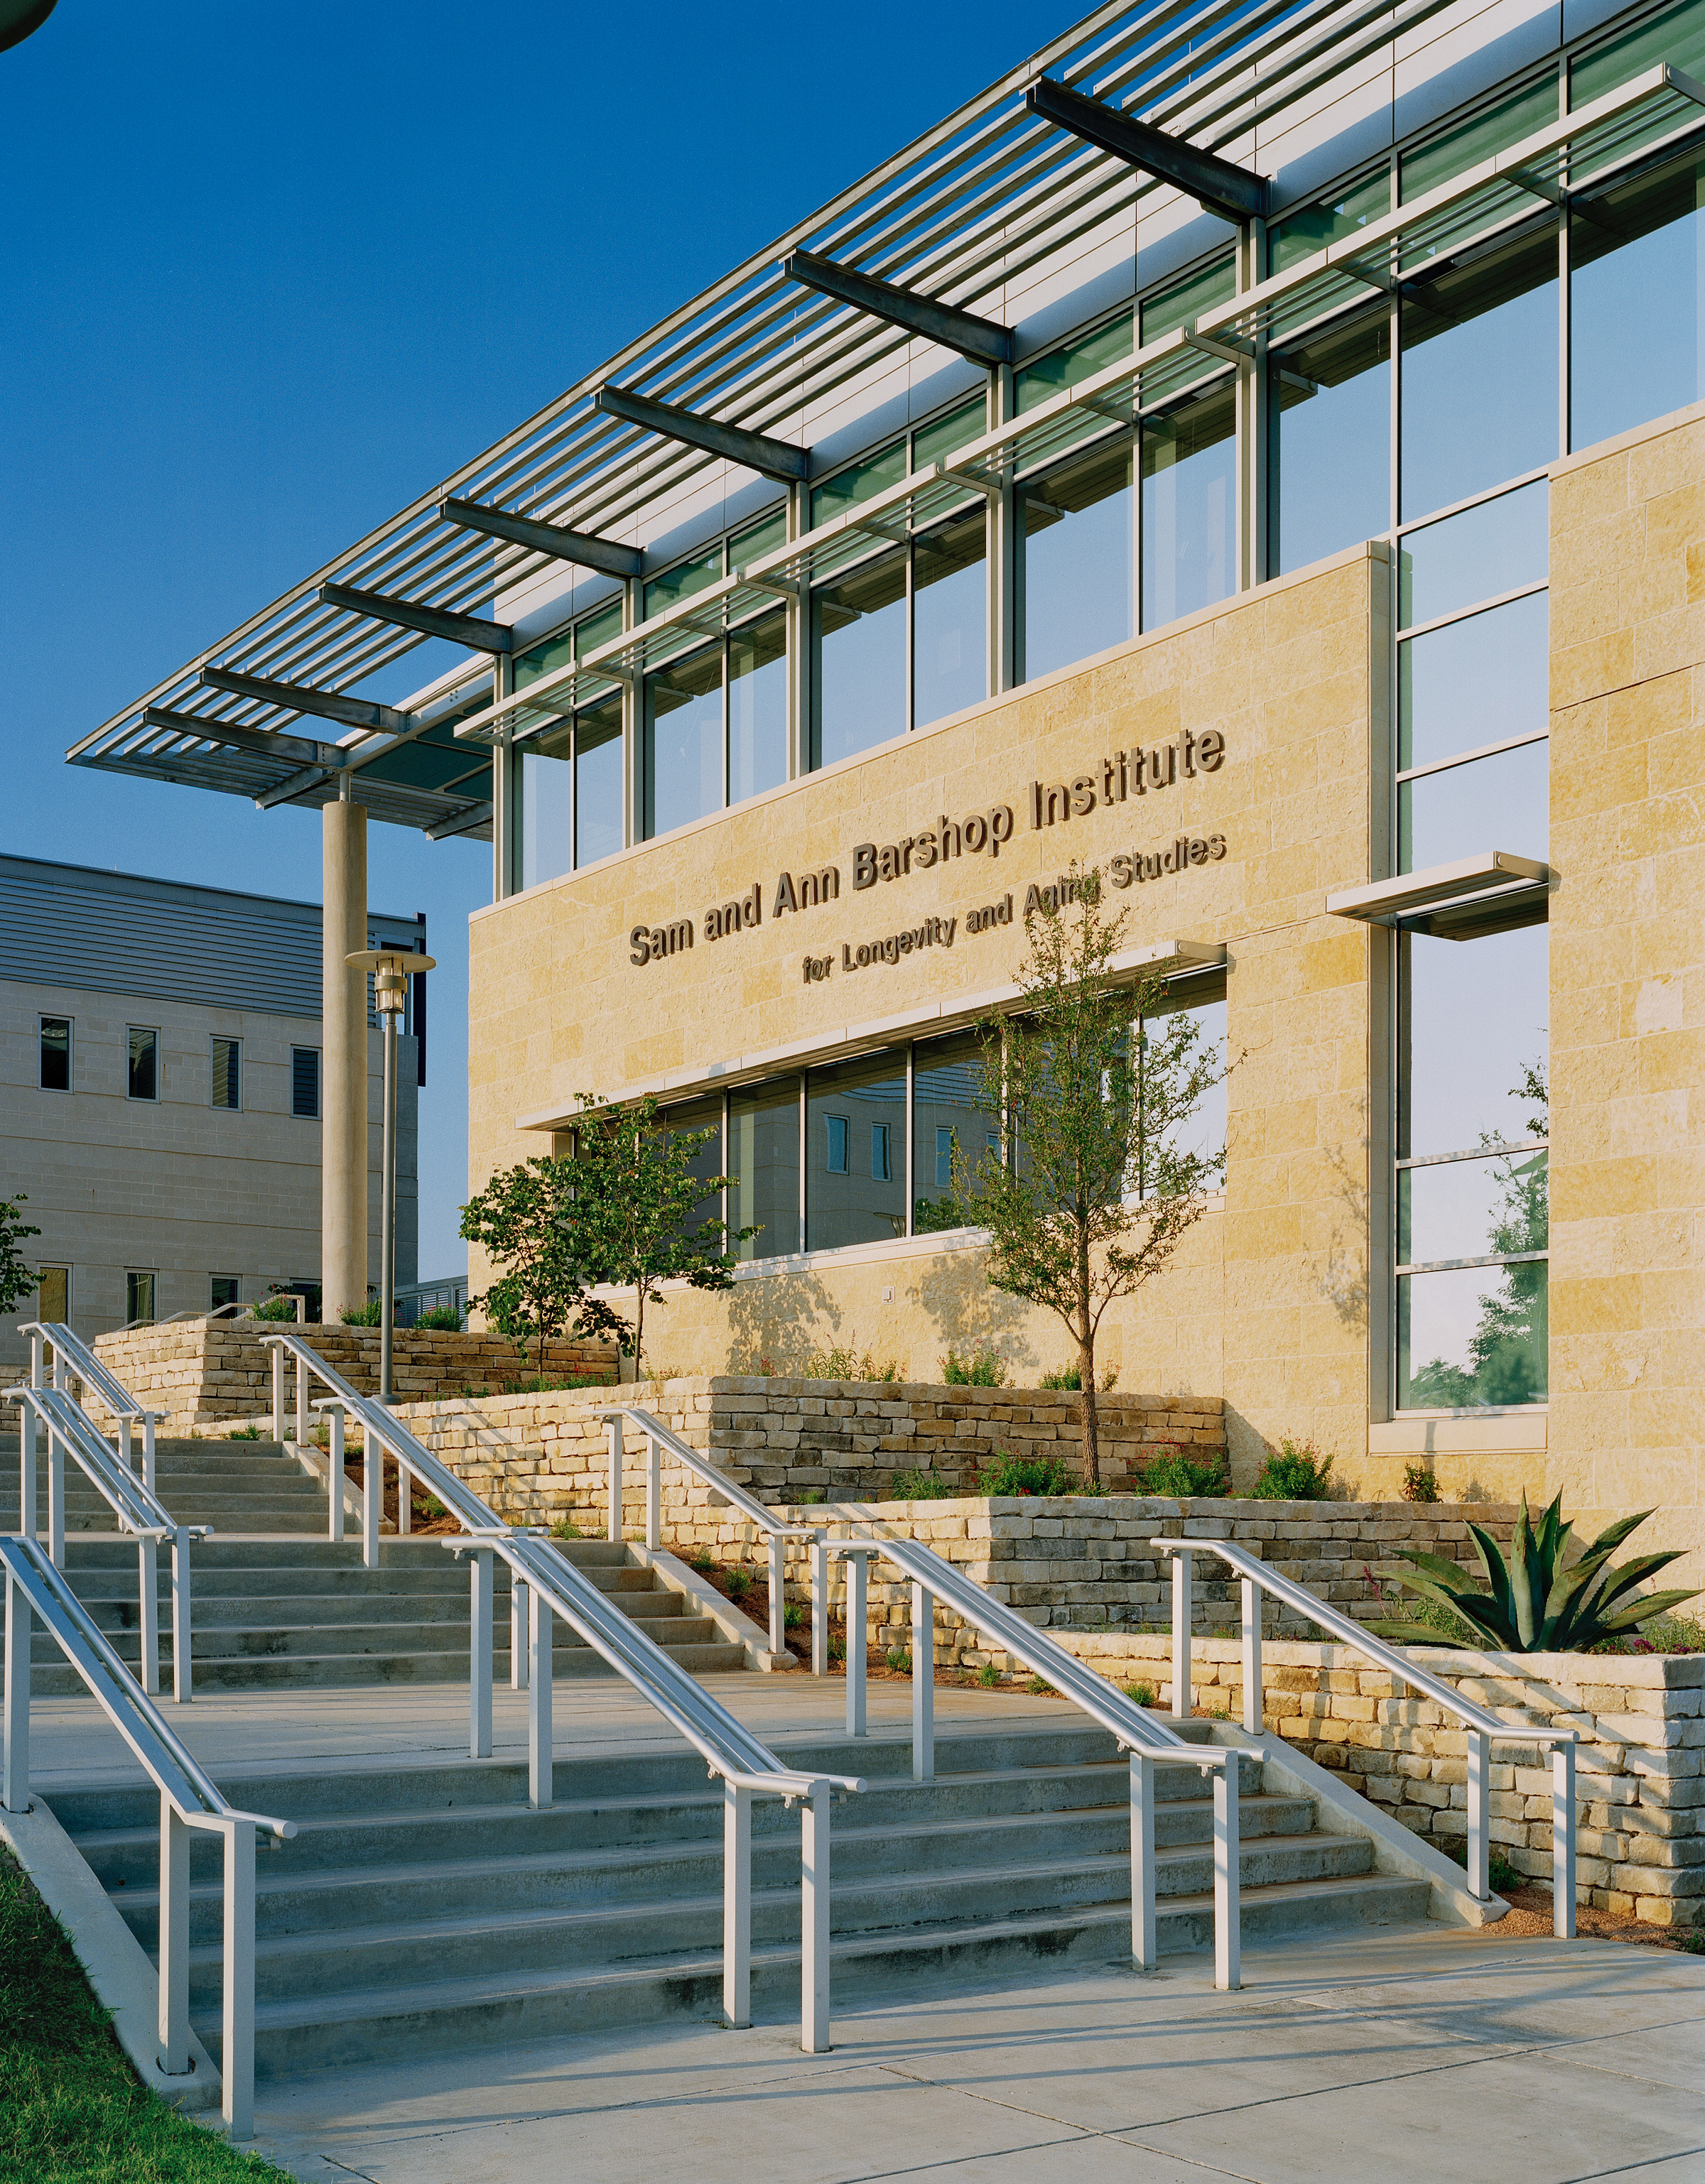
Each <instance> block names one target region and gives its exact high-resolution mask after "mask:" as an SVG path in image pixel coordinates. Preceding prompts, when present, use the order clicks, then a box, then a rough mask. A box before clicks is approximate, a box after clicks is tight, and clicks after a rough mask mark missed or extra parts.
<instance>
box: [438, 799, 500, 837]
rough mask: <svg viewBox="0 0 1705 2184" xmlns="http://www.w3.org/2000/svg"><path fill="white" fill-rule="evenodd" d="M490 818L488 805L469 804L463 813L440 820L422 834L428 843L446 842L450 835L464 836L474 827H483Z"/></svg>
mask: <svg viewBox="0 0 1705 2184" xmlns="http://www.w3.org/2000/svg"><path fill="white" fill-rule="evenodd" d="M491 816H492V806H491V805H490V804H471V805H468V807H467V809H466V810H465V811H458V812H457V813H455V814H454V816H453V817H451V818H449V819H441V820H439V822H437V826H435V827H426V828H425V829H424V832H425V833H426V839H427V840H428V841H429V842H448V841H449V839H450V838H451V836H452V835H454V834H466V833H470V832H471V830H472V829H473V828H474V827H483V826H484V825H485V823H486V822H487V821H488V819H489V818H490V817H491Z"/></svg>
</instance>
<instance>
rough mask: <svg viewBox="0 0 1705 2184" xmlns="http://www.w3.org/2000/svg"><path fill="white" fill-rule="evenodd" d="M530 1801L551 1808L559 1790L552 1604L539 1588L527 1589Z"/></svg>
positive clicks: (536, 1808)
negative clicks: (553, 1720)
mask: <svg viewBox="0 0 1705 2184" xmlns="http://www.w3.org/2000/svg"><path fill="white" fill-rule="evenodd" d="M527 1607H528V1609H529V1611H530V1612H529V1613H528V1616H527V1652H528V1653H529V1655H530V1657H531V1658H529V1660H528V1662H527V1802H528V1803H529V1804H530V1805H531V1806H532V1808H533V1810H534V1811H535V1812H537V1813H543V1812H545V1811H547V1810H548V1809H549V1805H550V1802H551V1798H552V1796H553V1795H554V1790H555V1780H554V1767H553V1764H552V1746H551V1720H550V1699H551V1688H550V1680H551V1659H550V1647H551V1605H550V1602H549V1601H548V1600H545V1599H543V1598H542V1597H541V1596H540V1594H539V1591H538V1587H537V1586H536V1585H529V1586H528V1588H527Z"/></svg>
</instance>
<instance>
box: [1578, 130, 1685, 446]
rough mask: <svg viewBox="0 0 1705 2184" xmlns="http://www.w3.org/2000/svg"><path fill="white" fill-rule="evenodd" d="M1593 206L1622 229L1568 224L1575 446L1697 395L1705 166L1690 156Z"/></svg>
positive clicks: (1682, 404) (1589, 222) (1682, 406)
mask: <svg viewBox="0 0 1705 2184" xmlns="http://www.w3.org/2000/svg"><path fill="white" fill-rule="evenodd" d="M1596 204H1597V206H1598V207H1599V208H1600V209H1601V217H1602V218H1607V219H1609V220H1612V221H1613V223H1614V225H1615V227H1616V228H1617V229H1618V230H1619V231H1620V232H1619V233H1609V232H1607V231H1606V230H1605V228H1604V227H1603V226H1601V225H1600V224H1599V221H1598V220H1574V221H1573V222H1571V224H1570V239H1569V257H1570V262H1571V265H1572V269H1573V270H1572V273H1571V277H1570V281H1569V310H1570V313H1571V317H1570V325H1569V382H1570V387H1569V393H1570V405H1571V406H1570V417H1569V444H1570V446H1571V447H1574V448H1590V447H1591V446H1592V445H1593V444H1594V443H1595V442H1596V441H1599V440H1607V439H1609V438H1610V437H1611V436H1612V434H1613V433H1616V432H1626V431H1628V430H1629V428H1630V426H1635V425H1643V424H1645V423H1646V420H1647V419H1648V418H1652V417H1667V416H1668V415H1669V412H1670V411H1671V410H1672V409H1685V407H1686V405H1687V404H1689V403H1690V402H1697V400H1698V398H1699V393H1700V378H1699V358H1700V353H1701V348H1702V343H1701V340H1700V312H1701V309H1702V308H1705V277H1702V271H1705V218H1702V217H1701V212H1700V208H1701V206H1702V205H1705V164H1702V163H1701V162H1699V161H1697V160H1689V161H1688V162H1687V163H1686V164H1685V165H1684V166H1680V167H1672V168H1671V169H1669V171H1668V172H1667V173H1666V174H1663V175H1656V176H1647V177H1646V178H1644V179H1642V180H1641V181H1638V182H1635V183H1632V184H1630V186H1629V187H1627V188H1625V189H1620V190H1613V191H1611V192H1608V193H1607V195H1606V196H1604V197H1602V198H1598V199H1597V200H1596ZM1636 328H1637V330H1638V331H1637V335H1636V336H1635V337H1634V338H1630V330H1632V329H1636Z"/></svg>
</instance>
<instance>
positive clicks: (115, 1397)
mask: <svg viewBox="0 0 1705 2184" xmlns="http://www.w3.org/2000/svg"><path fill="white" fill-rule="evenodd" d="M18 1332H19V1333H20V1334H27V1335H28V1336H29V1338H30V1385H31V1387H32V1388H40V1387H43V1386H45V1385H47V1384H46V1382H45V1381H44V1379H43V1378H42V1373H43V1370H44V1366H43V1360H42V1345H43V1344H44V1343H45V1344H47V1346H49V1347H50V1348H51V1349H52V1351H53V1385H54V1386H55V1387H56V1388H62V1387H64V1385H65V1377H66V1374H67V1372H68V1370H69V1372H70V1373H75V1376H76V1378H77V1379H80V1380H81V1382H82V1384H83V1387H84V1390H85V1392H86V1393H87V1392H88V1391H90V1390H92V1391H93V1392H94V1394H95V1395H96V1396H98V1398H99V1399H100V1402H101V1407H102V1408H103V1410H107V1411H110V1412H111V1413H112V1415H113V1416H114V1418H116V1419H117V1420H118V1422H119V1426H120V1431H121V1432H122V1434H123V1436H124V1455H125V1463H131V1424H132V1422H133V1421H137V1422H139V1423H140V1424H141V1426H142V1480H143V1483H144V1485H147V1486H148V1489H149V1490H150V1491H152V1490H153V1483H154V1428H155V1427H156V1426H157V1425H158V1424H159V1422H160V1420H161V1419H162V1418H164V1417H165V1415H166V1413H165V1412H164V1411H151V1410H149V1409H148V1407H147V1406H146V1405H145V1404H142V1403H139V1402H138V1401H137V1399H136V1397H135V1396H133V1395H132V1394H131V1391H130V1390H129V1389H128V1388H127V1387H125V1384H124V1382H123V1381H122V1380H120V1379H119V1378H118V1377H117V1375H116V1374H115V1373H112V1372H111V1371H110V1370H109V1368H107V1367H106V1366H105V1365H103V1363H102V1362H101V1361H100V1359H99V1358H98V1357H96V1355H95V1353H94V1351H92V1350H91V1349H90V1347H89V1346H88V1344H87V1343H86V1342H85V1341H84V1340H82V1339H81V1336H80V1335H77V1334H74V1333H73V1331H72V1330H71V1329H70V1328H69V1327H67V1326H66V1325H65V1323H64V1321H63V1320H56V1319H48V1320H42V1319H34V1320H31V1322H30V1323H29V1325H28V1326H27V1327H20V1329H19V1330H18Z"/></svg>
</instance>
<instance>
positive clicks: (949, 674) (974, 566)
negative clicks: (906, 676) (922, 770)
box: [911, 502, 989, 728]
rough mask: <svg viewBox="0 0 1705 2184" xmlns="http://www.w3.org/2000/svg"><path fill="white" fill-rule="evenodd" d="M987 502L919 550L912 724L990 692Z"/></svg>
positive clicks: (930, 535)
mask: <svg viewBox="0 0 1705 2184" xmlns="http://www.w3.org/2000/svg"><path fill="white" fill-rule="evenodd" d="M987 528H988V526H987V523H986V521H985V519H984V515H983V507H982V504H981V503H980V502H979V503H978V505H977V506H976V507H975V508H974V509H972V510H969V511H968V512H967V514H966V515H962V516H960V517H958V518H957V519H956V521H953V522H951V523H944V524H942V525H940V526H939V527H938V528H937V529H935V530H933V531H931V532H926V533H925V534H924V535H923V536H922V538H919V539H918V540H917V542H916V543H915V544H914V545H913V547H912V667H911V678H912V725H913V727H919V728H927V727H928V726H929V724H930V722H931V721H939V720H942V719H944V718H945V716H947V715H948V714H949V713H956V712H958V711H959V710H961V707H963V706H966V705H976V704H977V703H978V700H979V699H983V698H985V697H987V695H988V694H989V671H988V670H989V661H988V652H989V647H988V641H987V637H986V635H985V632H986V631H987V628H988V621H989V617H988V580H987V576H986V573H985V571H984V566H983V540H984V537H985V534H986V532H987Z"/></svg>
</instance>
